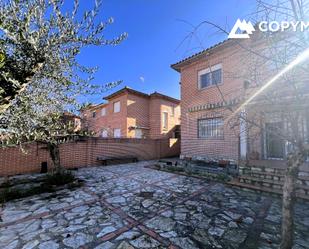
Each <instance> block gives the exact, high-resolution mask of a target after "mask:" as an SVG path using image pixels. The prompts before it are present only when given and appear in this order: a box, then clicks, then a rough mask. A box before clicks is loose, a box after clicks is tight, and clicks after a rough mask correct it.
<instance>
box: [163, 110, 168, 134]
mask: <svg viewBox="0 0 309 249" xmlns="http://www.w3.org/2000/svg"><path fill="white" fill-rule="evenodd" d="M167 128H168V113H167V112H163V129H164V130H167Z"/></svg>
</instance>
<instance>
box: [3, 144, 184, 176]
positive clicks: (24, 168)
mask: <svg viewBox="0 0 309 249" xmlns="http://www.w3.org/2000/svg"><path fill="white" fill-rule="evenodd" d="M45 147H46V146H45V145H43V144H29V145H27V146H24V148H25V150H26V151H27V154H24V153H22V152H21V151H20V149H19V148H18V147H11V148H4V149H0V175H1V176H5V175H15V174H23V173H30V172H40V167H41V162H44V161H47V162H48V167H49V168H51V167H52V162H51V159H50V157H49V154H48V151H47V150H46V149H45ZM179 153H180V145H179V141H178V140H174V139H171V140H170V139H160V140H152V139H132V138H130V139H129V138H127V139H125V138H121V139H113V138H108V139H103V138H89V139H87V140H85V141H78V142H70V143H67V144H63V145H61V147H60V160H61V164H62V165H63V166H64V167H66V168H75V167H87V166H95V165H100V164H99V162H98V161H97V160H96V159H97V157H98V156H114V157H118V156H128V155H129V156H136V157H138V158H139V160H150V159H158V158H164V157H171V156H178V155H179Z"/></svg>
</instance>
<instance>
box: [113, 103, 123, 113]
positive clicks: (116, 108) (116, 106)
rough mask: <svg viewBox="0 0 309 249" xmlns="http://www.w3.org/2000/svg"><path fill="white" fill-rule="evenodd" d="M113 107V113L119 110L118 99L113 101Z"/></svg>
mask: <svg viewBox="0 0 309 249" xmlns="http://www.w3.org/2000/svg"><path fill="white" fill-rule="evenodd" d="M113 108H114V113H118V112H120V110H121V105H120V101H116V102H114V105H113Z"/></svg>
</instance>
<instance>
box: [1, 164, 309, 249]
mask: <svg viewBox="0 0 309 249" xmlns="http://www.w3.org/2000/svg"><path fill="white" fill-rule="evenodd" d="M151 163H152V162H141V163H137V164H126V165H118V166H108V167H96V168H84V169H80V170H79V171H77V172H76V174H77V175H78V177H79V178H82V179H84V180H85V185H84V186H83V187H82V188H79V189H76V190H73V191H70V190H63V191H59V192H57V193H53V194H42V195H39V196H36V197H31V198H25V199H22V200H17V201H12V202H9V203H7V204H6V205H5V206H4V207H3V208H2V209H1V210H0V215H1V220H0V248H4V249H11V248H12V249H13V248H23V249H31V248H40V249H57V248H96V249H107V248H112V249H113V248H117V249H133V248H170V249H172V248H183V249H191V248H192V249H194V248H203V249H204V248H205V249H207V248H223V249H229V248H243V249H250V248H259V249H268V248H278V243H279V241H280V219H281V216H280V210H281V207H280V200H279V199H276V198H274V197H269V196H264V195H262V194H258V193H254V192H249V191H244V190H239V189H235V188H232V187H230V186H228V185H224V184H220V183H215V182H208V181H206V180H200V179H197V178H193V177H186V176H181V175H177V174H171V173H166V172H160V171H156V170H153V169H149V168H145V167H144V166H146V165H149V164H151ZM295 221H296V229H295V238H296V239H295V246H294V248H295V249H296V248H309V203H308V202H307V203H306V202H302V203H297V205H296V219H295Z"/></svg>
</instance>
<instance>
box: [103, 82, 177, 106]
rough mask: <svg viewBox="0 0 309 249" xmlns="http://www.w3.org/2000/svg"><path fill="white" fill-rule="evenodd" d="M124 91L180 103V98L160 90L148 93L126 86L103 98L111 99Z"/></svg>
mask: <svg viewBox="0 0 309 249" xmlns="http://www.w3.org/2000/svg"><path fill="white" fill-rule="evenodd" d="M123 93H131V94H134V95H138V96H141V97H145V98H161V99H165V100H168V101H171V102H174V103H176V104H179V103H180V100H179V99H175V98H172V97H170V96H167V95H165V94H162V93H158V92H154V93H152V94H146V93H143V92H140V91H137V90H134V89H132V88H130V87H127V86H126V87H124V88H122V89H120V90H119V91H117V92H114V93H112V94H110V95H108V96H106V97H104V98H103V99H105V100H110V99H112V98H115V97H117V96H119V95H121V94H123Z"/></svg>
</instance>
